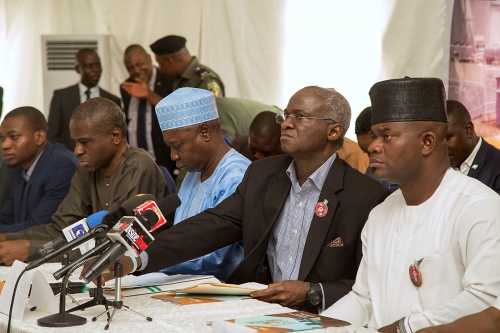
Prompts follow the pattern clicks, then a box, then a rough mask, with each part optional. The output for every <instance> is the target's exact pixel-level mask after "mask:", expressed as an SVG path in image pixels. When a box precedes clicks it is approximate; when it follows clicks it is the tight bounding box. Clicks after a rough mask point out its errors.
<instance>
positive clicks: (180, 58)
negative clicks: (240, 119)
mask: <svg viewBox="0 0 500 333" xmlns="http://www.w3.org/2000/svg"><path fill="white" fill-rule="evenodd" d="M151 51H153V53H154V54H155V58H156V61H157V62H158V65H159V66H160V70H161V71H162V72H163V74H165V76H166V77H167V78H168V79H170V80H172V88H173V90H176V89H179V88H184V87H190V88H200V89H206V90H210V91H211V92H212V93H213V94H214V95H215V97H217V98H219V97H224V84H223V83H222V80H221V79H220V77H219V75H217V73H215V72H214V71H213V70H212V69H210V68H208V67H207V66H204V65H202V64H200V62H199V61H198V58H196V57H194V56H191V54H189V51H188V50H187V48H186V38H184V37H181V36H175V35H169V36H165V37H163V38H160V39H158V40H157V41H156V42H154V43H153V44H151Z"/></svg>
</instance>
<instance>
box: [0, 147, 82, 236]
mask: <svg viewBox="0 0 500 333" xmlns="http://www.w3.org/2000/svg"><path fill="white" fill-rule="evenodd" d="M77 164H78V159H77V158H76V157H75V155H73V153H72V152H70V151H69V150H68V149H67V148H66V147H64V146H63V145H61V144H58V143H56V144H51V143H50V142H48V143H47V146H46V147H45V149H44V150H43V152H42V154H41V155H40V158H39V159H38V162H37V163H36V166H35V168H34V169H33V173H32V174H31V177H30V180H29V181H28V183H26V182H25V181H24V178H23V177H22V176H21V175H22V172H23V167H22V166H21V165H19V166H17V167H16V168H15V169H14V170H13V172H12V179H11V192H10V196H9V198H8V199H7V201H6V202H5V205H4V206H3V208H2V210H1V211H0V232H1V233H5V232H16V231H20V230H24V229H27V228H29V227H31V226H34V225H41V224H47V223H51V222H52V217H51V216H52V214H54V213H55V211H56V210H57V208H58V207H59V204H60V203H61V201H62V200H63V199H64V198H65V197H66V194H68V191H69V188H70V184H71V178H73V175H74V173H75V170H76V165H77Z"/></svg>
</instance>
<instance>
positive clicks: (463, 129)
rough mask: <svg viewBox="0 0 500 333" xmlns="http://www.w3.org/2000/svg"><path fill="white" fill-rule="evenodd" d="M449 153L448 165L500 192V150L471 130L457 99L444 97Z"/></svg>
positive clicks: (468, 117) (472, 128)
mask: <svg viewBox="0 0 500 333" xmlns="http://www.w3.org/2000/svg"><path fill="white" fill-rule="evenodd" d="M446 109H447V113H448V119H449V121H450V123H449V125H448V134H447V136H446V141H447V143H448V157H449V158H450V162H451V166H452V167H453V168H454V169H455V170H458V171H460V172H461V173H463V174H464V175H467V176H469V177H472V178H475V179H477V180H479V181H480V182H482V183H483V184H485V185H486V186H488V187H490V188H491V189H493V190H494V191H495V192H497V193H498V194H500V150H498V149H497V148H495V147H493V146H492V145H490V144H489V143H488V142H486V141H485V140H483V138H481V137H479V136H477V134H476V132H475V131H474V124H473V123H472V120H471V117H470V114H469V111H467V109H466V108H465V106H464V105H463V104H462V103H460V102H459V101H453V100H449V101H446Z"/></svg>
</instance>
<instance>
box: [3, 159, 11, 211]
mask: <svg viewBox="0 0 500 333" xmlns="http://www.w3.org/2000/svg"><path fill="white" fill-rule="evenodd" d="M11 174H12V169H11V168H9V167H8V166H7V164H6V163H5V161H4V160H3V158H1V157H0V211H1V210H2V207H3V205H4V203H5V201H7V198H8V197H9V195H10V180H11Z"/></svg>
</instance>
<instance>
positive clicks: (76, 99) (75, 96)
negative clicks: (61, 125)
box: [67, 83, 80, 123]
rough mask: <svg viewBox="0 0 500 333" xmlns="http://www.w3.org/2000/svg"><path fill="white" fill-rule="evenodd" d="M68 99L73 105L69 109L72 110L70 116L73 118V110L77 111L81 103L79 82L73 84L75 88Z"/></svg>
mask: <svg viewBox="0 0 500 333" xmlns="http://www.w3.org/2000/svg"><path fill="white" fill-rule="evenodd" d="M67 100H68V103H70V104H71V107H70V108H69V110H71V113H70V114H69V118H71V116H72V115H73V111H75V109H76V108H77V107H78V105H80V88H78V83H77V84H75V85H74V86H73V89H71V96H67ZM68 123H69V122H68Z"/></svg>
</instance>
